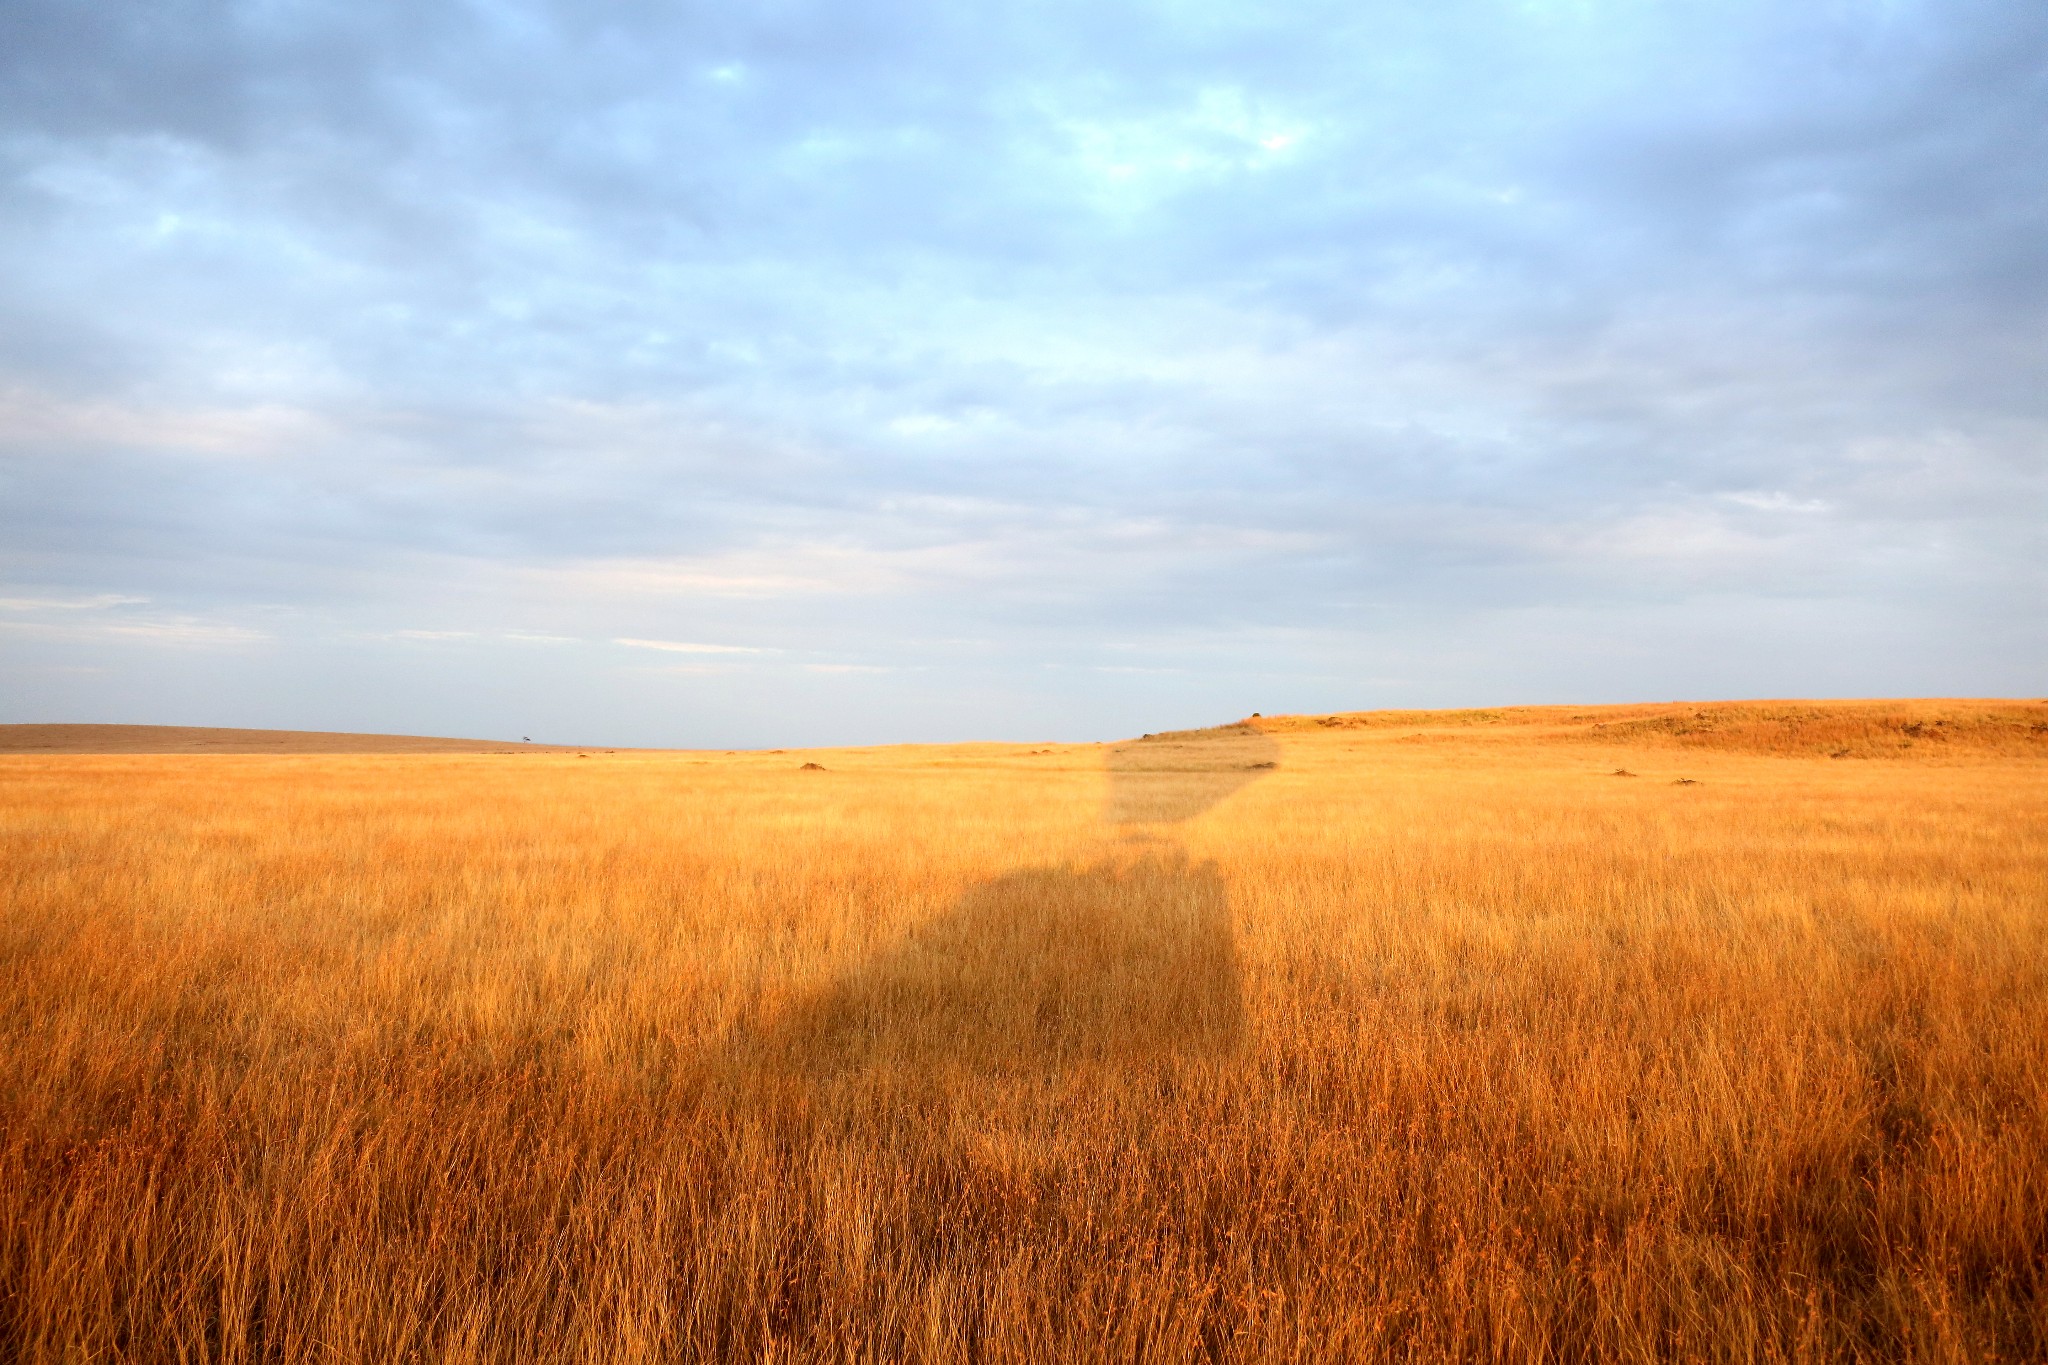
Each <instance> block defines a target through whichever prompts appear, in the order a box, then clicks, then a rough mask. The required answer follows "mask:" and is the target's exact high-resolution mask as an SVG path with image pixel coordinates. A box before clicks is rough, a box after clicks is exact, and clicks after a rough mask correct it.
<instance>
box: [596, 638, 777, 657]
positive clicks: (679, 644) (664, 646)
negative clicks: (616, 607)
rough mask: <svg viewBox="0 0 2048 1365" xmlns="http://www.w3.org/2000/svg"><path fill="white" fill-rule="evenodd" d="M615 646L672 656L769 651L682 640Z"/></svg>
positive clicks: (619, 641)
mask: <svg viewBox="0 0 2048 1365" xmlns="http://www.w3.org/2000/svg"><path fill="white" fill-rule="evenodd" d="M612 643H613V644H615V645H627V646H630V647H631V648H633V649H659V650H664V651H666V652H668V653H670V654H764V653H767V652H769V651H766V650H761V649H756V648H754V647H752V646H751V645H703V644H690V643H686V642H684V641H681V640H627V639H617V640H613V641H612Z"/></svg>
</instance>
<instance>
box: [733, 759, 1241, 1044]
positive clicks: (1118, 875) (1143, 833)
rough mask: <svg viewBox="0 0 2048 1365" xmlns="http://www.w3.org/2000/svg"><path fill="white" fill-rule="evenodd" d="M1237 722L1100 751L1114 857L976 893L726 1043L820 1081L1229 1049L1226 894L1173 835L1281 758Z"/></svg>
mask: <svg viewBox="0 0 2048 1365" xmlns="http://www.w3.org/2000/svg"><path fill="white" fill-rule="evenodd" d="M1278 749H1279V746H1278V744H1277V742H1276V741H1274V740H1273V739H1272V738H1271V737H1270V736H1268V735H1264V734H1260V733H1259V732H1257V731H1253V730H1249V729H1238V728H1231V729H1225V730H1218V731H1203V732H1195V733H1191V734H1185V735H1174V736H1157V737H1147V738H1145V739H1143V740H1137V741H1132V742H1130V743H1126V744H1119V745H1117V746H1115V747H1113V748H1112V749H1111V750H1110V751H1109V755H1108V764H1107V766H1108V770H1109V778H1110V784H1109V796H1108V802H1107V805H1106V807H1105V811H1104V818H1105V819H1106V820H1107V821H1108V822H1109V823H1110V824H1112V825H1114V826H1116V827H1117V830H1118V832H1119V834H1120V835H1122V836H1123V837H1122V841H1121V846H1120V847H1119V848H1118V849H1117V850H1116V851H1115V852H1113V853H1112V854H1111V855H1109V856H1108V857H1105V858H1103V859H1101V860H1099V861H1096V862H1093V863H1090V864H1087V865H1084V866H1078V867H1073V866H1069V867H1040V868H1030V869H1026V870H1024V871H1019V872H1012V873H1008V874H1006V875H1004V876H1001V877H997V878H994V879H992V880H990V881H986V882H982V883H980V884H978V885H976V886H973V887H970V888H969V889H968V890H967V892H966V893H965V894H963V895H962V896H961V898H960V900H959V902H958V903H957V904H956V905H955V906H954V907H953V908H952V909H951V910H949V911H948V912H946V913H945V914H943V915H940V916H938V917H936V918H935V919H933V920H931V921H929V922H927V923H925V924H923V925H920V926H918V927H917V928H916V929H915V930H913V931H912V932H910V933H909V934H907V935H906V936H905V937H904V938H903V939H902V940H901V941H900V942H898V943H896V944H894V945H892V946H890V947H889V948H887V949H885V950H883V951H882V952H880V953H878V954H877V955H876V956H874V957H872V958H870V959H869V960H867V961H865V962H863V963H860V964H858V965H857V966H855V967H853V968H852V969H850V970H849V971H847V972H846V973H844V974H843V975H842V976H840V977H839V978H838V979H837V980H835V981H833V982H831V983H830V984H829V985H827V986H825V987H823V988H821V989H819V990H817V991H815V992H813V993H811V994H810V995H808V996H806V997H803V998H801V999H799V1000H797V1001H796V1002H795V1003H793V1004H792V1005H790V1006H788V1007H787V1008H785V1009H783V1010H782V1011H780V1012H779V1013H778V1014H777V1015H776V1016H775V1017H774V1018H772V1019H771V1020H770V1021H769V1022H768V1023H767V1025H766V1027H764V1028H761V1029H759V1030H757V1031H755V1032H753V1033H751V1034H749V1035H748V1036H746V1037H744V1038H742V1039H738V1040H735V1047H734V1053H733V1060H735V1061H737V1062H740V1063H741V1064H742V1065H743V1066H744V1067H745V1068H746V1069H747V1070H750V1071H751V1070H756V1069H761V1068H765V1069H766V1070H767V1071H769V1072H770V1073H771V1074H780V1075H783V1076H786V1077H792V1078H794V1077H806V1076H808V1077H812V1078H820V1079H822V1078H824V1077H829V1076H833V1075H840V1074H844V1073H848V1072H861V1071H868V1070H871V1069H887V1070H902V1071H907V1072H912V1073H917V1072H932V1071H936V1070H941V1069H945V1068H949V1067H959V1068H966V1069H969V1070H974V1071H981V1072H988V1073H1000V1074H1012V1075H1028V1074H1032V1073H1046V1072H1053V1071H1058V1070H1062V1069H1064V1068H1066V1067H1068V1066H1072V1065H1076V1064H1084V1063H1095V1064H1103V1063H1108V1064H1130V1063H1135V1062H1140V1061H1143V1060H1145V1059H1148V1058H1149V1059H1158V1058H1162V1057H1173V1056H1190V1057H1191V1056H1202V1055H1216V1054H1222V1053H1227V1052H1230V1051H1233V1050H1235V1048H1236V1047H1237V1044H1238V1041H1239V1038H1240V1035H1241V1034H1242V1032H1243V1015H1244V1005H1243V993H1242V990H1241V987H1240V984H1239V968H1238V960H1237V945H1236V938H1235V934H1234V932H1233V929H1232V926H1231V917H1230V905H1229V897H1228V894H1227V891H1226V888H1225V886H1224V882H1223V878H1222V876H1221V874H1220V873H1218V871H1217V870H1216V867H1215V865H1214V864H1212V863H1207V862H1194V861H1191V860H1190V859H1189V858H1188V856H1187V854H1186V852H1185V851H1184V850H1183V849H1182V848H1180V847H1179V845H1178V842H1177V840H1176V839H1175V838H1173V837H1172V834H1171V829H1172V827H1173V826H1175V825H1178V824H1180V823H1182V822H1184V821H1187V820H1189V819H1192V818H1193V817H1195V816H1197V815H1199V814H1201V813H1202V812H1203V811H1206V810H1208V809H1209V808H1210V807H1212V806H1214V805H1215V804H1216V803H1217V802H1219V801H1221V800H1223V799H1224V798H1225V797H1227V796H1229V795H1231V794H1232V793H1234V792H1236V791H1238V790H1239V789H1240V788H1242V787H1244V786H1245V785H1247V784H1248V783H1250V782H1253V781H1255V780H1257V779H1258V778H1259V777H1261V776H1263V775H1264V774H1265V773H1266V772H1268V771H1270V770H1271V769H1272V768H1273V767H1275V766H1276V764H1277V758H1276V755H1277V753H1278Z"/></svg>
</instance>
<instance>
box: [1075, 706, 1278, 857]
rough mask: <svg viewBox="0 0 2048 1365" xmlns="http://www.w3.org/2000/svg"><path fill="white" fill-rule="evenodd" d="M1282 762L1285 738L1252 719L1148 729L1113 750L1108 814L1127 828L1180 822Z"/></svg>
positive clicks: (1111, 753) (1113, 820) (1117, 823)
mask: <svg viewBox="0 0 2048 1365" xmlns="http://www.w3.org/2000/svg"><path fill="white" fill-rule="evenodd" d="M1279 765H1280V743H1279V741H1278V740H1276V739H1274V738H1273V737H1272V736H1271V735H1269V734H1266V733H1265V732H1264V731H1261V730H1255V729H1253V728H1252V727H1250V726H1249V725H1227V726H1223V727H1221V728H1220V729H1215V730H1188V731H1183V732H1181V733H1179V734H1167V735H1146V736H1145V737H1144V738H1143V739H1134V740H1131V741H1129V742H1128V743H1124V744H1119V745H1116V746H1115V747H1114V748H1112V749H1111V750H1110V751H1109V808H1108V811H1107V814H1106V818H1107V819H1108V820H1109V822H1110V823H1111V824H1113V825H1118V826H1121V827H1124V828H1125V829H1126V830H1127V831H1128V830H1130V828H1131V827H1133V826H1136V827H1140V828H1142V827H1143V826H1147V825H1173V824H1179V823H1180V822H1181V821H1183V820H1192V819H1193V818H1194V817H1195V816H1197V815H1200V814H1201V813H1202V812H1203V811H1205V810H1208V809H1209V808H1210V807H1211V806H1213V805H1215V804H1216V803H1217V802H1219V801H1221V800H1222V799H1223V798H1224V797H1226V796H1229V795H1230V794H1231V793H1232V792H1234V791H1236V790H1237V789H1238V788H1240V787H1243V786H1247V785H1249V784H1250V783H1252V782H1256V781H1257V780H1258V779H1259V778H1260V777H1262V776H1264V775H1265V774H1266V773H1267V772H1269V771H1271V770H1272V769H1274V768H1276V767H1278V766H1279Z"/></svg>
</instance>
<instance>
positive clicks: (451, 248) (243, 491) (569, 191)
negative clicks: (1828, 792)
mask: <svg viewBox="0 0 2048 1365" xmlns="http://www.w3.org/2000/svg"><path fill="white" fill-rule="evenodd" d="M2044 602H2048V6H2043V5H2042V4H2040V3H2039V0H1927V3H1915V2H1914V0H1769V2H1768V3H1764V2H1758V3H1750V2H1749V0H1718V3H1700V2H1699V0H1514V2H1507V0H1426V3H1406V2H1405V0H1403V2H1398V3H1377V2H1376V0H1364V2H1363V3H1361V2H1360V0H1343V2H1342V3H1335V2H1333V3H1321V2H1320V0H1317V2H1314V3H1288V2H1287V0H1276V2H1273V3H1260V4H1256V5H1247V4H1241V3H1240V4H1222V3H1150V4H1147V3H1127V2H1126V0H1087V3H1078V2H1072V3H1070V2H1069V0H1040V2H1038V3H1029V4H1019V3H1002V0H992V2H991V3H988V4H976V5H962V4H957V3H943V4H942V3H932V2H926V3H918V2H916V0H863V3H860V4H845V3H825V2H824V0H817V2H815V3H811V2H808V0H751V2H750V0H724V2H723V3H718V4H708V3H707V4H689V3H662V4H655V3H622V2H618V0H577V3H561V4H546V3H496V2H495V0H470V2H469V3H450V4H445V5H419V4H416V3H410V0H405V2H399V0H392V2H390V3H385V2H383V0H350V3H346V4H342V3H332V4H319V3H298V2H295V0H266V2H265V3H245V4H229V3H201V2H195V0H147V2H146V3H145V2H143V0H5V3H4V5H0V721H119V722H134V723H161V724H195V725H260V726H283V727H291V728H312V729H336V730H376V731H400V732H409V733H428V734H451V735H476V736H489V737H515V736H519V735H530V736H532V737H533V738H534V739H536V740H542V739H545V740H558V741H567V742H575V743H590V744H612V745H629V744H638V745H667V746H704V747H740V746H760V747H768V746H784V745H788V746H797V745H816V744H829V743H871V742H883V741H938V740H955V739H969V738H984V739H1020V740H1021V739H1097V738H1110V737H1116V736H1120V735H1128V734H1134V733H1138V732H1142V731H1151V730H1158V729H1164V728H1170V727H1178V726H1186V725H1196V724H1203V723H1210V722H1219V721H1226V720H1231V719H1235V718H1237V717H1240V716H1244V715H1246V714H1248V713H1250V712H1253V711H1259V712H1264V713H1265V714H1269V715H1270V714H1276V713H1281V712H1290V711H1293V712H1300V711H1331V710H1358V709H1365V708H1371V707H1381V706H1461V705H1483V704H1504V703H1525V702H1553V701H1562V702H1584V703H1591V702H1603V701H1626V700H1654V699H1667V698H1731V697H1787V696H1903V695H1947V696H2020V695H2035V694H2041V693H2044V692H2048V610H2044V608H2043V603H2044Z"/></svg>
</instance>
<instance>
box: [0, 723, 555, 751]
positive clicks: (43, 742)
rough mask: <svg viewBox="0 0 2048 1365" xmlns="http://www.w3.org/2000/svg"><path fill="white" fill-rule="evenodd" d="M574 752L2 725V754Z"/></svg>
mask: <svg viewBox="0 0 2048 1365" xmlns="http://www.w3.org/2000/svg"><path fill="white" fill-rule="evenodd" d="M590 747H591V746H589V745H585V746H582V748H583V750H584V751H588V749H589V748H590ZM534 751H539V752H542V753H562V752H570V753H574V752H577V751H578V746H576V745H573V744H527V743H524V742H523V741H520V740H516V739H515V740H510V741H507V740H499V739H441V738H437V737H435V736H432V735H355V734H345V733H339V732H335V731H328V730H228V729H221V728H217V727H213V726H203V725H0V754H491V753H513V752H517V753H531V752H534Z"/></svg>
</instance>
